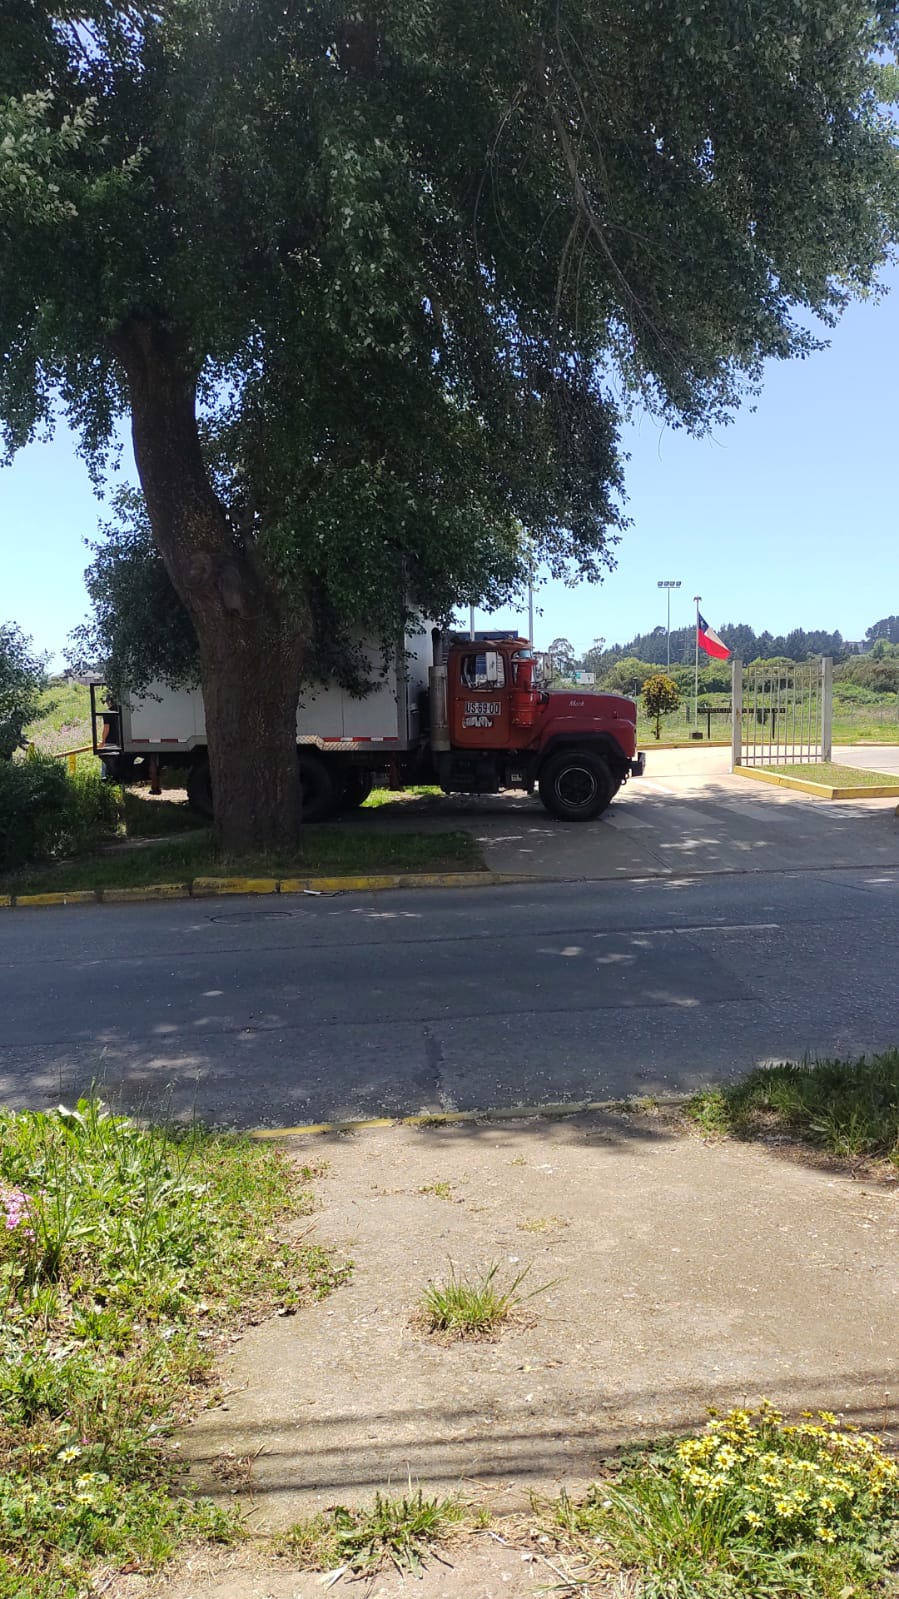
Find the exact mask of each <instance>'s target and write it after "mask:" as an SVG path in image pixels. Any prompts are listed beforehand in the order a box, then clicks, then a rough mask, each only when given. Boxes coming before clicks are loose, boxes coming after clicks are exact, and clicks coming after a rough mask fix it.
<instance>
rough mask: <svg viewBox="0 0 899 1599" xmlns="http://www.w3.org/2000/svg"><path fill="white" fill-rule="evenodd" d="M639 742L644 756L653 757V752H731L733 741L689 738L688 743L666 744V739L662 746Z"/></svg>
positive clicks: (654, 743) (646, 740)
mask: <svg viewBox="0 0 899 1599" xmlns="http://www.w3.org/2000/svg"><path fill="white" fill-rule="evenodd" d="M639 742H642V747H643V754H644V755H651V754H652V752H653V750H729V749H730V747H731V742H732V741H731V739H729V738H688V739H687V741H686V743H681V744H666V743H665V740H664V739H662V742H661V744H657V743H656V741H655V739H653V740H652V741H651V742H650V740H649V739H644V740H642V741H639Z"/></svg>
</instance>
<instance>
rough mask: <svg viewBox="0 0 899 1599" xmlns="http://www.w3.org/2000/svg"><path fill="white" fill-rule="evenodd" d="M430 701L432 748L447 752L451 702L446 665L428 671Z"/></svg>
mask: <svg viewBox="0 0 899 1599" xmlns="http://www.w3.org/2000/svg"><path fill="white" fill-rule="evenodd" d="M428 702H429V707H430V713H431V748H432V750H435V751H436V752H437V753H438V754H439V753H445V752H446V751H447V750H448V749H450V748H451V747H452V746H451V745H450V731H449V704H448V699H447V672H446V666H445V665H443V664H441V665H440V666H432V667H430V668H429V671H428Z"/></svg>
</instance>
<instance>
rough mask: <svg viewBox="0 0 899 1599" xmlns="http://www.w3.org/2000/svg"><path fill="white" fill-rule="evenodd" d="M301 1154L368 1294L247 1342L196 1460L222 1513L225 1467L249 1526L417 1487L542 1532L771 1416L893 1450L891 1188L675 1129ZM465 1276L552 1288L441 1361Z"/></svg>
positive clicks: (378, 1133) (439, 1134)
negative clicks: (729, 1410)
mask: <svg viewBox="0 0 899 1599" xmlns="http://www.w3.org/2000/svg"><path fill="white" fill-rule="evenodd" d="M296 1153H297V1155H298V1157H300V1158H305V1159H313V1160H314V1159H321V1158H323V1157H324V1158H326V1159H327V1160H328V1162H329V1169H328V1172H327V1175H326V1177H325V1178H324V1179H323V1181H322V1183H321V1185H320V1189H319V1192H320V1196H321V1201H322V1210H321V1212H320V1214H319V1216H318V1220H317V1229H316V1237H317V1239H318V1240H319V1241H320V1242H322V1243H323V1244H327V1245H329V1246H333V1247H335V1248H336V1249H337V1250H338V1252H339V1253H341V1254H346V1255H349V1256H351V1257H352V1258H353V1260H354V1261H355V1263H356V1266H355V1272H354V1275H353V1279H352V1281H351V1283H350V1285H349V1286H348V1287H346V1288H344V1289H341V1290H339V1291H338V1292H337V1293H336V1294H334V1295H333V1296H332V1297H331V1298H329V1299H327V1300H325V1301H323V1302H322V1303H321V1304H319V1305H314V1306H312V1307H311V1308H310V1309H309V1310H306V1311H304V1312H302V1313H301V1314H300V1315H298V1316H296V1317H289V1318H275V1319H274V1320H272V1321H270V1322H268V1323H267V1324H266V1325H264V1326H261V1327H258V1328H254V1329H251V1330H250V1331H249V1332H248V1333H247V1334H246V1336H245V1337H244V1339H243V1341H242V1343H241V1344H240V1345H239V1346H238V1347H237V1349H236V1351H235V1353H234V1354H233V1355H232V1356H231V1358H230V1359H229V1360H228V1362H227V1364H226V1368H225V1372H224V1386H225V1390H226V1394H227V1397H226V1400H225V1403H224V1404H223V1405H221V1406H219V1407H218V1408H217V1409H213V1410H208V1411H205V1412H203V1413H202V1414H201V1415H200V1416H199V1417H198V1418H197V1419H196V1421H195V1422H194V1423H193V1424H192V1426H191V1427H190V1428H189V1429H188V1431H187V1432H186V1433H185V1434H184V1437H183V1441H182V1443H183V1452H184V1453H185V1455H186V1456H188V1457H189V1459H190V1461H191V1462H192V1467H193V1477H194V1482H195V1485H196V1486H198V1487H200V1488H201V1489H202V1490H203V1491H204V1492H209V1493H212V1494H213V1496H216V1497H218V1498H219V1499H220V1500H223V1501H224V1500H229V1501H230V1502H233V1495H232V1494H231V1493H230V1492H229V1491H228V1490H226V1489H223V1485H222V1478H221V1470H222V1463H223V1462H225V1463H227V1462H228V1461H234V1460H239V1459H245V1458H248V1457H253V1466H252V1472H251V1474H250V1475H249V1477H248V1480H247V1482H246V1485H245V1492H244V1493H243V1494H242V1495H241V1496H240V1497H241V1499H242V1503H243V1504H244V1506H245V1508H246V1510H247V1512H248V1513H249V1514H250V1516H251V1518H252V1523H253V1525H258V1526H260V1527H267V1528H283V1527H286V1526H288V1525H290V1524H291V1523H292V1522H293V1521H294V1520H295V1519H296V1518H298V1517H302V1516H307V1515H309V1514H311V1513H313V1512H314V1511H316V1510H319V1509H321V1508H323V1507H325V1506H327V1505H331V1504H334V1503H335V1502H340V1503H345V1504H346V1503H349V1504H353V1503H366V1502H370V1500H371V1499H372V1497H373V1495H374V1492H375V1490H376V1489H379V1488H380V1489H384V1488H386V1487H387V1485H388V1484H393V1485H394V1488H395V1489H396V1488H397V1487H399V1486H400V1485H403V1484H405V1483H406V1482H407V1481H408V1479H409V1477H410V1475H411V1478H412V1481H413V1482H414V1483H421V1484H422V1486H423V1487H424V1488H425V1489H426V1490H427V1491H429V1492H437V1493H448V1492H453V1491H455V1490H456V1489H459V1488H462V1489H463V1490H464V1491H465V1492H466V1493H467V1494H468V1495H471V1496H473V1497H474V1498H475V1499H477V1500H478V1501H480V1502H484V1503H486V1504H487V1505H489V1507H490V1508H491V1510H493V1511H494V1512H495V1513H498V1514H502V1513H508V1512H513V1511H522V1510H525V1511H526V1510H527V1507H528V1504H529V1498H530V1495H531V1494H532V1493H534V1492H536V1493H538V1494H554V1493H557V1492H558V1491H559V1489H560V1488H561V1487H562V1486H567V1487H568V1488H569V1489H571V1490H574V1491H576V1490H578V1489H582V1488H583V1487H584V1486H585V1485H586V1484H587V1483H588V1482H589V1481H590V1480H591V1479H592V1478H593V1477H594V1476H595V1474H596V1472H597V1469H598V1467H599V1464H600V1462H601V1460H602V1458H603V1457H604V1456H607V1455H609V1454H610V1453H611V1452H613V1451H615V1450H616V1449H618V1448H619V1447H620V1446H621V1445H623V1444H626V1443H628V1442H633V1441H634V1440H637V1439H640V1438H644V1437H647V1436H652V1435H658V1434H660V1433H664V1432H668V1431H679V1430H681V1429H687V1428H693V1427H701V1426H702V1424H703V1422H704V1421H705V1419H706V1407H707V1406H708V1405H711V1404H714V1405H718V1406H728V1405H731V1404H737V1403H739V1404H743V1403H746V1404H750V1405H752V1404H754V1403H756V1402H757V1401H758V1400H759V1399H761V1398H762V1397H764V1396H767V1397H768V1398H770V1399H772V1400H773V1401H774V1402H775V1403H776V1404H778V1405H780V1406H781V1407H783V1408H784V1409H786V1410H790V1411H794V1412H797V1411H800V1410H802V1409H805V1408H815V1407H821V1408H826V1409H832V1410H834V1411H838V1412H843V1413H844V1414H846V1415H847V1416H848V1417H850V1418H851V1419H853V1420H855V1421H856V1422H859V1423H861V1424H862V1425H864V1426H866V1427H873V1428H875V1429H878V1430H883V1429H887V1430H889V1431H891V1432H892V1433H893V1437H894V1439H895V1438H896V1432H895V1429H896V1426H897V1414H896V1401H897V1394H896V1384H895V1373H896V1354H897V1332H896V1329H897V1325H899V1252H897V1247H896V1246H897V1241H899V1211H897V1200H896V1190H895V1189H894V1188H890V1187H885V1186H878V1185H877V1184H875V1183H873V1182H872V1183H869V1182H864V1181H861V1182H853V1181H851V1180H850V1178H849V1177H848V1176H846V1175H842V1174H835V1173H834V1172H831V1171H828V1170H822V1169H819V1168H816V1167H813V1166H811V1165H809V1164H804V1163H801V1162H799V1161H796V1160H787V1159H785V1158H783V1151H782V1150H779V1149H777V1148H765V1147H761V1146H749V1145H741V1144H736V1143H720V1144H717V1145H714V1146H711V1147H707V1146H705V1145H704V1144H703V1142H702V1141H701V1139H700V1138H699V1137H698V1136H696V1135H694V1134H692V1133H686V1134H685V1133H683V1132H682V1131H680V1130H679V1129H678V1127H677V1126H676V1125H674V1124H673V1123H672V1121H671V1118H668V1120H666V1119H665V1118H664V1117H662V1116H658V1115H657V1116H655V1117H654V1116H652V1115H645V1116H612V1115H607V1116H592V1117H578V1118H573V1119H571V1120H566V1121H562V1122H550V1121H539V1120H538V1121H532V1122H529V1123H514V1122H509V1123H501V1124H496V1123H492V1124H479V1125H475V1126H472V1125H466V1126H464V1127H458V1126H457V1127H430V1128H429V1127H425V1128H418V1129H410V1128H402V1127H394V1128H390V1129H383V1130H372V1131H366V1132H360V1133H357V1134H356V1135H355V1136H353V1137H345V1136H339V1137H332V1138H330V1139H323V1138H319V1139H306V1140H299V1141H297V1144H296ZM439 1184H448V1185H449V1189H448V1197H446V1192H445V1191H444V1190H442V1189H441V1190H440V1191H439V1192H435V1189H436V1188H437V1185H439ZM450 1261H452V1262H454V1263H455V1264H456V1265H457V1266H458V1267H459V1268H460V1269H461V1270H462V1271H464V1272H466V1273H471V1274H476V1273H478V1272H479V1271H482V1270H483V1269H484V1268H486V1267H487V1266H489V1265H490V1264H491V1263H492V1262H497V1261H498V1262H500V1263H501V1269H502V1272H503V1274H504V1276H506V1277H511V1276H512V1275H513V1274H514V1273H515V1272H518V1271H520V1270H522V1268H525V1267H526V1268H528V1269H529V1276H528V1279H527V1282H526V1287H528V1288H535V1289H537V1288H541V1289H544V1291H542V1292H540V1293H538V1294H537V1295H536V1297H534V1298H533V1299H531V1300H530V1301H529V1302H528V1303H527V1304H526V1305H524V1306H523V1307H522V1315H521V1317H520V1319H519V1320H518V1321H517V1322H516V1323H515V1324H514V1325H513V1326H512V1327H511V1328H510V1329H509V1330H508V1331H506V1332H504V1333H503V1334H502V1335H501V1336H500V1337H499V1338H498V1339H497V1340H496V1341H495V1342H486V1343H483V1342H482V1343H474V1344H472V1343H456V1344H451V1345H446V1344H442V1343H440V1342H436V1341H434V1340H433V1339H431V1338H428V1337H427V1336H426V1335H424V1334H422V1333H421V1332H420V1331H418V1330H417V1329H416V1327H415V1325H414V1323H413V1320H412V1317H413V1312H414V1309H415V1306H416V1302H417V1301H418V1299H419V1297H420V1295H421V1293H422V1291H423V1289H424V1287H425V1285H426V1284H427V1282H428V1281H429V1280H433V1279H436V1280H441V1279H445V1278H446V1275H447V1272H448V1269H449V1262H450ZM546 1285H549V1286H546Z"/></svg>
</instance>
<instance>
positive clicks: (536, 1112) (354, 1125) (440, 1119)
mask: <svg viewBox="0 0 899 1599" xmlns="http://www.w3.org/2000/svg"><path fill="white" fill-rule="evenodd" d="M641 1097H642V1096H640V1095H635V1096H634V1097H633V1099H631V1100H628V1099H627V1098H621V1097H619V1098H618V1099H576V1100H574V1099H572V1100H568V1099H566V1100H563V1101H561V1103H559V1104H549V1105H507V1106H501V1105H496V1106H490V1107H488V1108H487V1109H486V1110H435V1111H422V1112H420V1114H418V1115H417V1116H363V1117H359V1118H358V1120H356V1121H353V1120H349V1121H339V1122H307V1123H306V1124H305V1125H303V1126H300V1127H254V1128H253V1129H252V1130H251V1132H250V1137H251V1138H255V1139H256V1140H257V1141H258V1142H261V1143H272V1142H274V1141H276V1140H277V1139H279V1138H304V1137H306V1136H307V1135H310V1134H313V1133H358V1132H366V1131H368V1130H369V1129H371V1128H378V1127H443V1126H447V1127H451V1126H455V1125H456V1124H457V1123H458V1122H508V1121H534V1120H536V1119H538V1118H540V1117H541V1116H543V1117H549V1118H551V1119H553V1118H555V1119H557V1120H558V1119H559V1118H560V1117H565V1116H583V1115H584V1113H585V1112H587V1111H590V1112H593V1111H614V1110H618V1111H626V1110H627V1108H628V1106H629V1105H634V1104H636V1103H637V1102H638V1101H639V1099H640V1098H641ZM652 1098H653V1102H654V1103H655V1104H657V1105H681V1104H683V1103H684V1101H685V1100H687V1099H689V1098H690V1095H689V1094H665V1095H658V1094H654V1095H653V1096H652Z"/></svg>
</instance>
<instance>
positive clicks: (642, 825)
mask: <svg viewBox="0 0 899 1599" xmlns="http://www.w3.org/2000/svg"><path fill="white" fill-rule="evenodd" d="M834 760H836V761H842V762H845V763H846V764H847V765H850V764H851V765H855V766H869V767H871V768H873V769H874V770H876V771H884V772H886V773H889V774H890V775H893V774H895V775H896V777H897V779H899V745H890V746H880V747H877V748H871V747H861V746H853V747H852V748H851V749H845V750H844V749H836V750H835V751H834ZM449 822H453V823H455V825H457V826H459V827H463V828H466V829H469V830H470V831H471V832H473V833H474V835H475V837H476V838H477V840H478V842H479V844H480V845H481V847H482V849H483V852H484V857H485V859H486V861H487V864H488V866H490V867H492V869H493V870H494V871H497V872H515V873H523V874H525V875H526V876H528V877H534V878H535V879H540V878H542V879H544V880H549V881H559V880H563V881H565V880H571V881H575V882H581V881H600V880H603V879H605V880H608V879H613V880H614V879H621V878H633V877H637V878H640V877H659V876H662V877H666V876H669V875H672V876H678V875H689V876H694V875H696V874H704V873H708V872H766V871H803V870H821V869H825V870H826V869H828V868H833V867H847V868H872V867H877V866H881V867H887V866H899V817H897V815H896V801H895V800H894V799H892V800H890V799H886V800H874V799H870V800H868V799H866V800H858V801H846V802H840V801H832V800H820V799H816V798H814V797H812V796H811V795H808V794H802V793H799V792H797V791H795V790H792V789H780V788H772V787H770V786H769V785H768V784H765V783H754V782H753V781H752V779H751V778H744V777H734V776H732V775H731V772H730V750H729V749H715V748H706V749H677V750H655V751H654V750H652V749H650V750H649V751H648V753H647V772H646V775H645V777H643V778H635V779H633V780H632V781H631V782H630V783H628V784H627V785H626V786H625V787H624V788H623V789H622V790H621V793H620V794H619V796H618V798H617V800H616V801H615V803H614V804H613V805H612V806H611V807H610V808H609V810H608V811H607V812H606V813H605V815H604V816H602V817H600V818H599V820H598V821H596V822H591V823H587V824H586V825H579V826H575V825H572V824H571V823H565V822H558V821H556V820H555V819H554V818H553V817H551V816H549V815H547V813H546V811H545V810H544V809H543V806H542V805H541V804H540V801H539V800H538V799H536V798H533V797H531V798H528V796H527V795H525V794H503V795H499V796H493V795H484V796H473V797H463V796H458V795H456V796H451V797H449V798H447V797H443V796H441V797H439V798H437V797H431V798H421V799H402V798H398V799H397V802H396V804H395V805H385V806H381V807H380V808H379V809H377V810H364V811H362V812H361V813H356V815H355V816H354V817H353V818H351V819H350V820H349V821H345V822H342V823H337V824H329V825H337V826H345V825H350V826H356V825H365V827H367V828H369V827H389V828H395V827H397V826H401V827H409V828H411V827H415V828H416V829H418V830H422V829H423V830H428V829H430V828H434V829H442V828H445V827H446V826H447V824H448V823H449Z"/></svg>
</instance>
